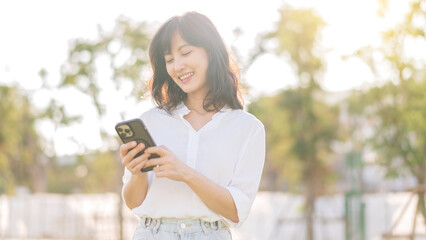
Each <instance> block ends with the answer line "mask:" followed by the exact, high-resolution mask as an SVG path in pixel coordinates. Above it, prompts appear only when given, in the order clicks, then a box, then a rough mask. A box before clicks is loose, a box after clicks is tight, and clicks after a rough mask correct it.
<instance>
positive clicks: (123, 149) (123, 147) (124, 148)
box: [120, 141, 136, 158]
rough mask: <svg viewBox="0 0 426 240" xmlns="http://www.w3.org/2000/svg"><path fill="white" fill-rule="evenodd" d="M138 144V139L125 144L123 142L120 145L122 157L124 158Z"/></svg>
mask: <svg viewBox="0 0 426 240" xmlns="http://www.w3.org/2000/svg"><path fill="white" fill-rule="evenodd" d="M135 146H136V141H131V142H128V143H125V144H121V146H120V157H121V158H124V156H126V154H127V152H129V150H130V149H131V148H134V147H135Z"/></svg>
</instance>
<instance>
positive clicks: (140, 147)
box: [122, 143, 145, 165]
mask: <svg viewBox="0 0 426 240" xmlns="http://www.w3.org/2000/svg"><path fill="white" fill-rule="evenodd" d="M144 148H145V145H144V144H143V143H140V144H139V145H137V146H136V147H134V148H133V149H132V150H130V151H128V152H127V154H126V155H125V156H124V158H123V161H122V163H123V164H124V165H127V163H129V162H131V161H132V160H133V158H135V156H136V154H138V153H139V152H140V151H142V150H143V149H144Z"/></svg>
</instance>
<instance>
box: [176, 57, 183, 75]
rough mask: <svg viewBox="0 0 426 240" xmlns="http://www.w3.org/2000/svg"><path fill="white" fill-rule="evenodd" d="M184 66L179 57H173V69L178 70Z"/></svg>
mask: <svg viewBox="0 0 426 240" xmlns="http://www.w3.org/2000/svg"><path fill="white" fill-rule="evenodd" d="M184 66H185V64H184V63H183V61H182V59H181V58H175V61H174V69H175V71H177V72H178V71H180V70H182V69H183V68H184Z"/></svg>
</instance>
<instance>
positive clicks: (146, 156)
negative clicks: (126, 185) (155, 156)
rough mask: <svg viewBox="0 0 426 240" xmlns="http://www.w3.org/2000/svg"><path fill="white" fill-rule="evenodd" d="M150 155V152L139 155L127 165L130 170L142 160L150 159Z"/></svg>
mask: <svg viewBox="0 0 426 240" xmlns="http://www.w3.org/2000/svg"><path fill="white" fill-rule="evenodd" d="M149 156H150V154H149V153H144V154H142V155H140V156H139V157H137V158H134V159H133V160H132V161H130V162H129V163H128V164H127V165H126V167H127V168H128V169H129V170H130V169H133V168H134V167H135V166H136V165H138V164H139V163H140V162H142V161H146V160H148V158H149Z"/></svg>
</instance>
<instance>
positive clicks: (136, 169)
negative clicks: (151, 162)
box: [132, 159, 148, 173]
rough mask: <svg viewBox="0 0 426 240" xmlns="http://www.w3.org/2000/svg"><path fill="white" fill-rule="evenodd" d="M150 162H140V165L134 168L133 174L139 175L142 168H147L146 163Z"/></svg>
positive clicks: (145, 160)
mask: <svg viewBox="0 0 426 240" xmlns="http://www.w3.org/2000/svg"><path fill="white" fill-rule="evenodd" d="M147 161H148V159H144V160H142V161H140V162H139V163H138V164H136V165H135V166H134V167H133V168H132V172H134V173H138V172H139V171H140V170H141V169H142V168H144V167H145V164H146V162H147Z"/></svg>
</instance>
